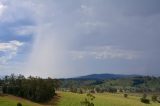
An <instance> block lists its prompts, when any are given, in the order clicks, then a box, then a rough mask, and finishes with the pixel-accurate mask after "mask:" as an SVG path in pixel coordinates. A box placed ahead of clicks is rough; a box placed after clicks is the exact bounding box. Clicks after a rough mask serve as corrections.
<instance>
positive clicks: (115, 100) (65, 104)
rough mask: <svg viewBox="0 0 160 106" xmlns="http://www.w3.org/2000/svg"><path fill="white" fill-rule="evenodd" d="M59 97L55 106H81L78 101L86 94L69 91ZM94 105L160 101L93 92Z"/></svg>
mask: <svg viewBox="0 0 160 106" xmlns="http://www.w3.org/2000/svg"><path fill="white" fill-rule="evenodd" d="M59 94H60V96H61V99H60V100H59V102H58V104H57V106H81V105H80V101H82V100H84V98H85V97H86V94H76V93H70V92H60V93H59ZM94 96H95V97H96V98H95V100H94V104H95V106H160V103H154V102H151V103H150V104H144V103H141V102H140V100H139V99H140V97H139V96H129V97H128V98H124V97H123V95H122V94H111V93H105V94H95V95H94Z"/></svg>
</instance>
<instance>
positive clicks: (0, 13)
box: [0, 2, 7, 16]
mask: <svg viewBox="0 0 160 106" xmlns="http://www.w3.org/2000/svg"><path fill="white" fill-rule="evenodd" d="M6 8H7V6H6V5H3V4H2V3H1V2H0V16H1V15H2V14H3V13H4V10H5V9H6Z"/></svg>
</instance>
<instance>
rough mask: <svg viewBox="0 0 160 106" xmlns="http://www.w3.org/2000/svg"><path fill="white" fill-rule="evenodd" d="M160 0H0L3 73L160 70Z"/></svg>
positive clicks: (62, 75) (45, 74) (158, 72)
mask: <svg viewBox="0 0 160 106" xmlns="http://www.w3.org/2000/svg"><path fill="white" fill-rule="evenodd" d="M159 46H160V0H0V76H2V75H9V74H11V73H15V74H23V75H25V76H29V75H32V76H40V77H53V78H67V77H75V76H81V75H87V74H100V73H113V74H140V75H154V76H160V55H159V54H160V47H159Z"/></svg>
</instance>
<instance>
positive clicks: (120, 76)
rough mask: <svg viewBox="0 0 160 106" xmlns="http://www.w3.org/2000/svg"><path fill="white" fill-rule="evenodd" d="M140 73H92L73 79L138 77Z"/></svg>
mask: <svg viewBox="0 0 160 106" xmlns="http://www.w3.org/2000/svg"><path fill="white" fill-rule="evenodd" d="M137 76H140V75H124V74H108V73H106V74H91V75H86V76H80V77H76V78H72V79H86V80H105V79H119V78H130V77H137Z"/></svg>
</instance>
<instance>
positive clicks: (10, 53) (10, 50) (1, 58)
mask: <svg viewBox="0 0 160 106" xmlns="http://www.w3.org/2000/svg"><path fill="white" fill-rule="evenodd" d="M22 45H23V43H22V42H19V41H17V40H13V41H9V42H7V43H6V42H5V43H0V64H6V63H7V62H8V61H9V60H11V59H12V58H13V57H14V56H16V54H17V52H18V49H19V47H21V46H22Z"/></svg>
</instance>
